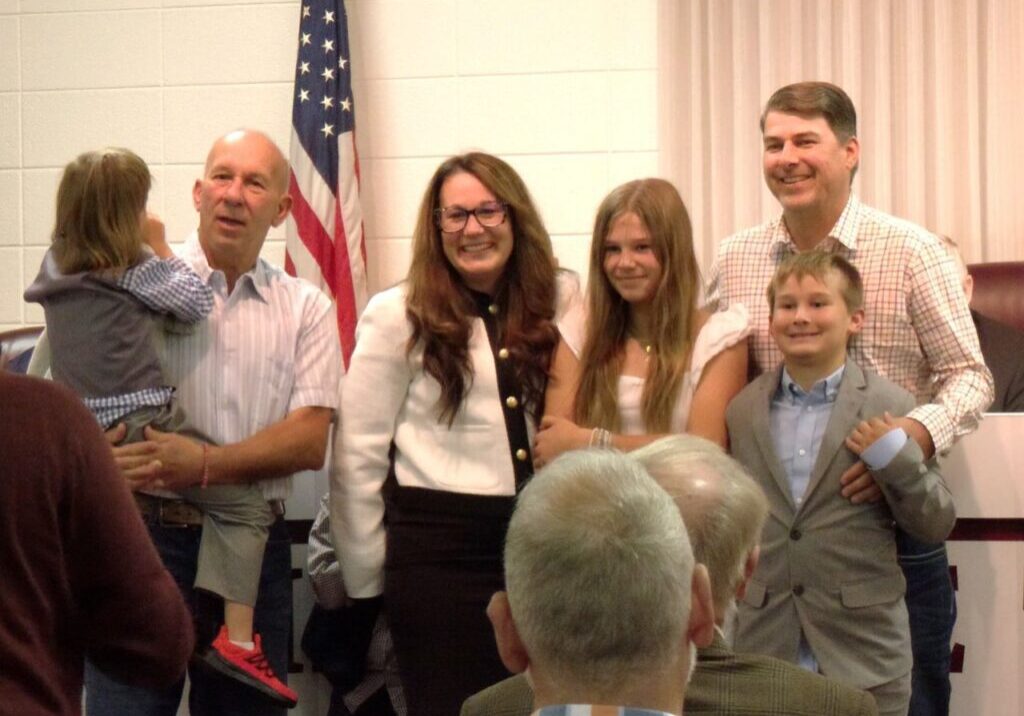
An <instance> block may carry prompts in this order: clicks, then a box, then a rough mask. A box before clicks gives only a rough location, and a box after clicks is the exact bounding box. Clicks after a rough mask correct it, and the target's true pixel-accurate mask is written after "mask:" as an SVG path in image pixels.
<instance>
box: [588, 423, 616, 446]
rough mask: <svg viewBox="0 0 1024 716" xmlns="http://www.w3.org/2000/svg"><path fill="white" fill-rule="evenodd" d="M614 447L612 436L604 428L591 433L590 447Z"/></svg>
mask: <svg viewBox="0 0 1024 716" xmlns="http://www.w3.org/2000/svg"><path fill="white" fill-rule="evenodd" d="M611 446H612V434H611V432H609V431H608V430H605V429H604V428H594V429H593V430H591V431H590V442H589V443H588V447H597V448H610V447H611Z"/></svg>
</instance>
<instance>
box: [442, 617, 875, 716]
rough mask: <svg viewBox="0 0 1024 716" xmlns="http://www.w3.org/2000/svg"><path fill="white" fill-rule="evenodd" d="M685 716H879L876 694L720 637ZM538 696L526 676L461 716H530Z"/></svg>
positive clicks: (697, 672)
mask: <svg viewBox="0 0 1024 716" xmlns="http://www.w3.org/2000/svg"><path fill="white" fill-rule="evenodd" d="M683 710H684V713H686V714H690V715H692V714H716V715H717V716H749V714H754V713H756V714H765V716H877V714H878V707H877V706H875V700H874V699H873V698H872V697H871V694H869V693H867V692H865V691H859V690H857V689H853V688H850V687H849V686H843V685H842V684H840V683H838V682H836V681H833V680H831V679H826V678H825V677H824V676H819V675H818V674H812V673H811V672H809V671H805V670H803V669H801V668H800V667H798V666H793V665H792V664H789V663H786V662H785V661H780V660H778V659H772V658H771V657H767V656H754V655H749V654H735V653H733V651H732V650H731V649H729V647H728V646H726V645H725V642H724V641H723V640H722V639H721V637H719V636H718V635H716V636H715V641H714V642H713V643H712V644H711V646H709V647H707V648H705V649H699V650H698V652H697V668H696V669H694V671H693V679H691V680H690V685H689V686H688V687H687V689H686V704H685V708H684V709H683ZM532 711H533V691H531V690H530V685H529V684H528V683H527V681H526V678H525V677H524V676H523V675H522V674H518V675H516V676H513V677H511V678H509V679H505V680H504V681H501V682H499V683H497V684H495V685H494V686H491V687H489V688H487V689H484V690H483V691H481V692H480V693H478V694H475V695H474V696H471V697H469V699H467V700H466V703H464V704H463V705H462V711H461V716H529V714H530V713H531V712H532Z"/></svg>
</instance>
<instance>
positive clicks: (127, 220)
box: [52, 147, 152, 274]
mask: <svg viewBox="0 0 1024 716" xmlns="http://www.w3.org/2000/svg"><path fill="white" fill-rule="evenodd" d="M151 185H152V177H151V175H150V173H149V167H147V166H146V163H145V162H144V161H142V158H141V157H139V156H138V155H137V154H135V152H132V151H131V150H129V149H122V148H120V147H106V148H104V149H100V150H98V151H94V152H85V153H84V154H81V155H79V156H78V158H76V159H75V160H74V161H73V162H71V163H70V164H68V165H67V166H66V167H64V176H62V177H61V180H60V187H59V188H58V189H57V218H56V223H55V224H54V227H53V236H52V241H53V252H54V256H55V258H56V259H57V265H58V267H59V268H60V270H61V272H63V273H65V274H69V273H78V272H80V271H95V270H98V269H109V268H121V267H126V266H131V265H132V264H134V263H135V262H136V261H138V259H139V256H140V254H141V252H142V225H141V222H140V218H139V217H140V214H141V213H142V212H143V211H145V208H146V198H147V197H148V196H149V188H150V186H151Z"/></svg>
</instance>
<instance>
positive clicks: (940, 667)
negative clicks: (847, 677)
mask: <svg viewBox="0 0 1024 716" xmlns="http://www.w3.org/2000/svg"><path fill="white" fill-rule="evenodd" d="M896 545H897V549H898V551H899V560H900V567H902V568H903V574H904V576H905V577H906V579H907V596H906V601H907V611H908V612H909V614H910V641H911V647H912V649H913V652H914V670H913V672H912V681H911V694H910V711H909V713H908V716H948V714H949V694H950V683H949V665H950V649H951V647H950V642H951V640H952V638H953V625H954V624H955V623H956V597H955V595H954V593H953V583H952V580H950V577H949V560H948V558H947V556H946V546H945V545H944V544H924V543H922V542H918V541H917V540H915V539H913V538H912V537H909V536H908V535H907V534H905V533H903V532H902V531H899V530H897V532H896Z"/></svg>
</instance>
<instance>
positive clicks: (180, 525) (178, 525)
mask: <svg viewBox="0 0 1024 716" xmlns="http://www.w3.org/2000/svg"><path fill="white" fill-rule="evenodd" d="M157 500H159V502H157V510H156V514H157V524H158V525H160V526H161V527H163V528H169V529H178V530H185V529H188V528H189V527H195V526H196V525H190V524H188V523H186V522H184V521H178V522H167V521H166V520H164V507H166V506H168V505H171V504H174V501H173V500H168V499H165V498H163V497H158V498H157Z"/></svg>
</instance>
